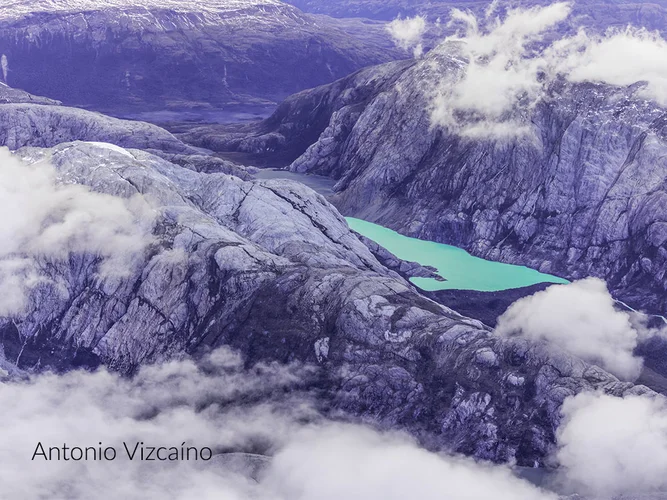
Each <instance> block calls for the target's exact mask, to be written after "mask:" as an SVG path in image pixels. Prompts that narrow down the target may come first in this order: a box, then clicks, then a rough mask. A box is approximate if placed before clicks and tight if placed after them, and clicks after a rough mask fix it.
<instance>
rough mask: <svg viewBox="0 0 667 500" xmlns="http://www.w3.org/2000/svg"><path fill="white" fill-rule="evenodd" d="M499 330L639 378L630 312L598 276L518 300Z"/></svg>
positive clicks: (636, 336)
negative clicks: (617, 302) (553, 346)
mask: <svg viewBox="0 0 667 500" xmlns="http://www.w3.org/2000/svg"><path fill="white" fill-rule="evenodd" d="M496 332H497V333H498V334H499V335H503V336H517V335H518V336H522V337H524V338H527V339H529V340H531V341H547V342H550V343H552V344H555V345H557V346H559V347H561V348H563V349H565V350H567V351H569V352H570V353H572V354H574V355H576V356H579V357H581V358H582V359H584V360H586V361H588V362H591V363H595V364H598V365H599V366H601V367H602V368H604V369H606V370H607V371H609V372H611V373H613V374H614V375H616V376H617V377H619V378H621V379H623V380H635V379H636V378H637V377H638V376H639V374H640V372H641V370H642V366H643V361H642V359H641V358H639V357H637V356H635V355H634V350H635V348H636V347H637V344H638V342H639V339H640V335H639V332H638V331H637V330H636V329H635V327H634V326H633V322H632V320H631V316H630V314H628V313H627V312H624V311H621V310H619V309H618V308H617V304H616V301H615V300H614V299H613V297H612V296H611V294H610V293H609V290H608V289H607V285H606V283H605V282H604V281H602V280H600V279H597V278H588V279H585V280H581V281H577V282H574V283H572V284H570V285H556V286H552V287H549V288H548V289H546V290H544V291H542V292H538V293H536V294H535V295H532V296H530V297H525V298H523V299H520V300H518V301H517V302H515V303H514V304H512V305H511V306H510V307H509V309H508V310H507V311H506V312H505V313H504V314H503V315H502V316H501V317H500V318H499V319H498V326H497V327H496Z"/></svg>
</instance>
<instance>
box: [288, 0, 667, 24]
mask: <svg viewBox="0 0 667 500" xmlns="http://www.w3.org/2000/svg"><path fill="white" fill-rule="evenodd" d="M287 3H290V4H292V5H294V6H296V7H298V8H299V9H302V10H303V11H305V12H313V13H319V14H326V15H330V16H335V17H343V18H344V17H366V18H369V19H382V20H392V19H395V18H396V17H398V16H402V17H406V16H415V15H423V16H426V17H427V18H428V19H429V20H430V21H431V22H435V21H436V20H437V19H438V18H440V19H441V20H442V21H444V20H446V19H448V18H449V13H450V9H452V8H457V9H466V10H471V11H473V12H475V13H478V14H481V13H483V12H484V10H485V9H486V8H487V7H488V6H489V5H490V4H491V2H489V1H485V0H482V1H477V0H389V1H386V0H287ZM548 3H550V2H546V1H540V0H519V1H514V2H511V4H509V5H508V7H530V6H534V5H546V4H548ZM573 6H574V12H576V21H575V22H574V23H573V24H574V25H576V26H586V27H602V28H603V29H605V28H606V27H609V26H620V27H625V26H627V25H628V24H633V25H635V26H644V27H646V28H649V29H652V30H653V29H659V30H663V29H664V27H665V23H664V21H665V18H666V15H667V11H666V10H665V8H666V7H667V3H665V2H664V1H656V2H616V1H613V0H611V1H604V0H576V1H574V2H573ZM497 8H498V9H503V8H506V6H505V5H502V4H499V5H497Z"/></svg>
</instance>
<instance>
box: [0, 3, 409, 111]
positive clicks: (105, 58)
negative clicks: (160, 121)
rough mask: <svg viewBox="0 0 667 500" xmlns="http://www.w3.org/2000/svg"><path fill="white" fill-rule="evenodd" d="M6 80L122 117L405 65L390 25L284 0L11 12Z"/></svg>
mask: <svg viewBox="0 0 667 500" xmlns="http://www.w3.org/2000/svg"><path fill="white" fill-rule="evenodd" d="M0 54H4V55H6V56H7V60H8V67H9V71H8V73H7V83H9V84H10V85H12V86H14V87H20V88H24V89H26V90H29V91H30V92H33V93H36V94H40V95H46V96H49V97H52V98H56V99H60V100H62V101H63V102H65V103H67V104H70V105H77V106H86V107H90V108H92V109H96V110H105V111H110V112H113V113H114V114H119V113H122V112H123V111H124V110H125V111H128V110H139V111H146V110H149V109H156V110H160V109H173V110H179V109H196V108H200V109H210V108H219V107H221V106H224V105H227V104H233V103H237V104H238V103H262V102H267V101H275V100H280V99H283V98H284V97H286V96H287V95H289V94H291V93H293V92H296V91H298V90H301V89H304V88H308V87H313V86H315V85H319V84H322V83H326V82H331V81H333V80H336V79H337V78H341V77H343V76H345V75H347V74H349V73H350V72H352V71H355V70H357V69H360V68H362V67H364V66H368V65H370V64H377V63H380V62H384V61H387V60H390V59H393V58H397V57H400V56H401V54H400V52H398V51H396V50H395V49H394V47H393V44H392V42H391V39H390V38H389V36H388V35H387V33H386V32H385V30H384V27H383V25H382V23H379V22H375V21H361V20H336V19H331V18H328V17H326V16H314V15H310V14H304V13H302V12H301V11H299V10H298V9H296V8H295V7H293V6H290V5H288V4H285V3H283V2H280V1H278V0H232V1H224V2H223V1H213V2H210V1H206V2H200V1H184V2H180V1H179V2H176V1H167V2H161V1H157V0H133V1H132V2H120V1H119V0H113V1H110V0H103V1H96V0H76V1H74V0H65V1H59V2H50V1H49V2H47V1H44V0H25V1H21V2H11V3H10V4H7V5H4V4H3V5H0Z"/></svg>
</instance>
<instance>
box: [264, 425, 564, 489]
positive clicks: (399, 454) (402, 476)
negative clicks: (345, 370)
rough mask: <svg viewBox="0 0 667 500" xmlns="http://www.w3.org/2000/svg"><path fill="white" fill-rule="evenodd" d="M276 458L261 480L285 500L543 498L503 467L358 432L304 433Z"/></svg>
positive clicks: (348, 429) (355, 429) (343, 429)
mask: <svg viewBox="0 0 667 500" xmlns="http://www.w3.org/2000/svg"><path fill="white" fill-rule="evenodd" d="M300 437H301V440H299V441H296V442H294V443H292V444H290V445H289V446H288V447H287V448H286V449H285V450H283V451H282V452H281V453H279V454H278V455H277V456H276V458H275V460H274V463H273V466H272V468H271V470H270V471H269V475H268V477H267V479H266V483H267V484H268V485H270V486H271V489H272V490H273V491H276V492H278V493H280V496H279V498H284V499H290V500H310V499H314V498H317V499H318V500H340V499H342V498H345V499H347V500H403V499H407V498H418V499H420V500H436V499H438V500H439V499H442V498H447V499H449V500H488V499H489V498H493V499H495V500H548V499H554V500H555V498H556V497H555V495H552V494H550V493H547V492H544V491H542V490H539V489H537V488H535V487H533V486H531V485H530V484H529V483H526V482H524V481H522V480H519V479H517V478H516V477H514V476H513V475H512V473H511V472H510V470H509V468H506V467H500V466H490V465H480V464H476V463H474V462H472V461H471V460H466V459H458V458H452V457H446V456H439V455H437V454H434V453H429V452H427V451H425V450H423V449H420V448H418V447H417V446H415V444H414V443H412V442H410V441H408V440H406V439H401V438H400V437H391V436H386V435H380V434H378V433H376V432H372V431H369V430H368V429H362V428H358V427H341V426H333V427H328V428H324V429H317V430H311V431H307V432H304V434H302V436H300Z"/></svg>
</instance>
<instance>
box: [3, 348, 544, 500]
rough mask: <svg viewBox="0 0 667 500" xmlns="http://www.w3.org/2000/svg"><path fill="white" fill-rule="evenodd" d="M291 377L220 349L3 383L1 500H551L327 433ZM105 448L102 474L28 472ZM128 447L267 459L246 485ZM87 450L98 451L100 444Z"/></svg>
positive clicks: (484, 471)
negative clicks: (144, 456) (73, 451)
mask: <svg viewBox="0 0 667 500" xmlns="http://www.w3.org/2000/svg"><path fill="white" fill-rule="evenodd" d="M313 373H314V372H312V371H311V369H310V368H308V367H304V366H298V365H289V366H280V365H274V364H264V365H258V366H255V367H254V368H252V369H250V370H246V369H244V363H243V360H242V359H241V358H240V357H239V356H237V355H236V354H234V353H232V352H230V351H228V350H226V349H222V350H219V351H216V352H214V353H212V354H211V355H209V356H207V357H206V358H204V359H203V360H202V361H201V362H199V363H194V362H193V361H190V360H183V361H174V362H170V363H167V364H164V365H160V366H152V367H145V368H143V369H142V370H140V371H139V373H138V374H137V375H136V376H135V377H134V378H133V379H123V378H120V377H119V376H117V375H114V374H110V373H108V372H106V371H99V372H96V373H84V372H75V373H69V374H66V375H61V376H57V375H42V376H37V377H35V378H33V379H31V380H29V381H23V382H11V383H6V384H2V383H0V407H2V408H3V425H2V427H1V428H0V442H2V446H0V484H2V491H3V495H5V496H7V497H8V498H21V499H22V500H37V499H40V498H45V497H49V498H68V499H69V500H79V499H81V500H83V499H86V500H87V499H90V498H96V499H100V500H106V499H109V500H111V499H117V498H123V499H127V500H135V499H137V500H138V499H141V500H153V499H155V500H158V499H159V500H166V499H178V500H190V499H192V498H200V499H219V498H225V499H229V500H250V499H257V500H312V499H313V498H317V499H320V500H328V499H331V500H334V499H335V500H339V499H341V498H347V499H350V500H355V499H359V500H362V499H363V500H374V499H377V500H387V499H392V498H396V499H399V498H400V499H404V498H422V499H425V500H429V499H434V500H435V499H441V498H442V497H443V495H446V496H447V498H450V499H452V500H464V499H465V500H488V499H489V498H496V499H498V500H514V499H524V500H552V499H553V500H555V496H554V495H552V494H550V493H546V492H544V491H542V490H539V489H537V488H535V487H533V486H532V485H530V484H529V483H527V482H524V481H522V480H520V479H517V478H515V477H514V476H512V474H511V472H510V470H509V469H508V468H506V467H500V466H490V465H480V464H476V463H474V462H473V461H470V460H466V459H461V458H452V457H447V456H440V455H437V454H433V453H430V452H427V451H425V450H423V449H421V448H419V447H418V446H417V445H416V444H415V443H414V442H413V441H412V440H410V439H409V438H407V437H405V436H401V435H387V434H380V433H378V432H376V431H373V430H369V429H367V428H363V427H359V426H353V425H343V424H339V423H334V422H331V421H327V420H325V419H324V418H322V417H321V416H320V415H319V414H318V413H317V412H316V411H315V410H314V409H313V405H312V403H311V401H312V400H311V397H310V394H309V392H308V381H309V380H310V377H311V376H312V375H313ZM39 442H41V443H42V444H43V446H44V448H45V449H48V448H49V447H62V446H63V444H67V445H68V446H69V447H74V446H79V447H86V446H91V447H97V446H101V447H111V446H113V447H115V448H116V449H117V450H118V458H117V459H116V460H113V461H99V460H98V461H91V460H88V461H71V460H70V461H62V460H61V461H45V460H44V459H43V457H41V456H38V457H37V458H36V459H35V460H34V461H32V460H31V458H32V456H33V454H34V451H35V449H36V446H37V444H38V443H39ZM123 442H127V443H128V444H130V446H133V444H134V443H136V442H143V443H145V446H154V447H159V446H164V447H177V448H180V447H181V445H182V443H184V442H185V443H186V446H187V447H197V448H203V447H210V448H211V450H212V451H213V453H219V452H229V451H243V452H253V453H263V454H270V455H273V459H272V461H271V463H270V464H269V465H268V468H267V469H266V470H264V471H263V473H261V474H260V476H259V477H258V480H257V481H253V480H252V479H249V478H247V477H245V476H244V475H242V474H235V473H233V472H231V471H225V470H224V468H222V467H220V465H219V464H218V465H216V464H215V461H212V462H206V461H201V460H200V461H176V462H173V463H172V462H154V461H136V459H135V460H134V461H129V460H128V459H127V458H126V457H124V453H123V452H122V443H123ZM98 443H102V444H101V445H99V444H98Z"/></svg>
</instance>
